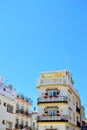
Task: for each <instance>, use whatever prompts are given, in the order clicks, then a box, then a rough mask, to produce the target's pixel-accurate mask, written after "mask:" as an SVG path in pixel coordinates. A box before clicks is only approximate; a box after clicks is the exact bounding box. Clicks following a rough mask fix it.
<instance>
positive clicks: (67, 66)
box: [65, 57, 70, 70]
mask: <svg viewBox="0 0 87 130" xmlns="http://www.w3.org/2000/svg"><path fill="white" fill-rule="evenodd" d="M65 67H66V69H67V70H70V67H69V58H68V57H66V61H65Z"/></svg>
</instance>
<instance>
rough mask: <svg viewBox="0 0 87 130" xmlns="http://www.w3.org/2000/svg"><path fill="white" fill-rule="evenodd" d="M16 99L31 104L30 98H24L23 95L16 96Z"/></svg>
mask: <svg viewBox="0 0 87 130" xmlns="http://www.w3.org/2000/svg"><path fill="white" fill-rule="evenodd" d="M16 98H18V99H21V100H24V101H25V102H27V103H30V104H32V100H31V99H30V98H28V97H26V96H24V95H23V94H17V95H16Z"/></svg>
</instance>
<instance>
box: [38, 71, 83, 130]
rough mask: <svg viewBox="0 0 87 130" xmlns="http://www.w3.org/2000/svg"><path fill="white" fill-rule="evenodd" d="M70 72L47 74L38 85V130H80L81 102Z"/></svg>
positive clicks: (43, 74) (44, 74)
mask: <svg viewBox="0 0 87 130" xmlns="http://www.w3.org/2000/svg"><path fill="white" fill-rule="evenodd" d="M73 85H74V81H73V79H72V75H71V74H70V72H69V71H66V70H64V71H55V72H45V73H42V74H41V77H40V79H39V80H38V83H37V89H38V92H39V96H38V113H39V115H38V118H37V125H38V130H80V129H81V128H80V123H81V114H80V108H81V101H80V96H79V94H78V92H77V91H76V90H75V88H74V87H73Z"/></svg>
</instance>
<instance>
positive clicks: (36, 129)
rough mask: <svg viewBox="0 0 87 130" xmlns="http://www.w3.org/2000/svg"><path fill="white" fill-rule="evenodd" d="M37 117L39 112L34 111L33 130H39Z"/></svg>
mask: <svg viewBox="0 0 87 130" xmlns="http://www.w3.org/2000/svg"><path fill="white" fill-rule="evenodd" d="M37 116H38V112H37V111H33V112H32V119H31V124H32V125H31V128H32V130H38V128H37Z"/></svg>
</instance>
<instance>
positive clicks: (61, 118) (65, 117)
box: [37, 114, 68, 122]
mask: <svg viewBox="0 0 87 130" xmlns="http://www.w3.org/2000/svg"><path fill="white" fill-rule="evenodd" d="M37 121H38V122H44V121H47V122H48V121H49V122H52V121H59V122H62V121H63V122H67V121H68V115H60V116H49V115H44V114H43V115H41V116H38V117H37Z"/></svg>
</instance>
